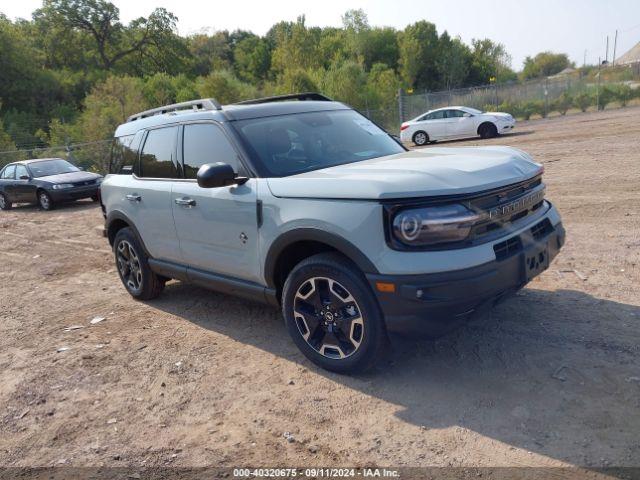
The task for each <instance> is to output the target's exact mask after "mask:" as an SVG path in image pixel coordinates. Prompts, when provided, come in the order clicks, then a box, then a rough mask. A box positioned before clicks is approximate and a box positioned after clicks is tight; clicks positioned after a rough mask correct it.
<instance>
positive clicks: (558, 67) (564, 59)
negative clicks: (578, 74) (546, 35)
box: [522, 52, 573, 80]
mask: <svg viewBox="0 0 640 480" xmlns="http://www.w3.org/2000/svg"><path fill="white" fill-rule="evenodd" d="M571 66H573V64H572V63H571V62H570V61H569V57H568V55H567V54H566V53H553V52H540V53H538V54H537V55H536V56H535V57H527V58H525V60H524V69H523V70H522V78H523V79H524V80H528V79H531V78H539V77H548V76H550V75H555V74H556V73H559V72H561V71H562V70H564V69H565V68H568V67H571Z"/></svg>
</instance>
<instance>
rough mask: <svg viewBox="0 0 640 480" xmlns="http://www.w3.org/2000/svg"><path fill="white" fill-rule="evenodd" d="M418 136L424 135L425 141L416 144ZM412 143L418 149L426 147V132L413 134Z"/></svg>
mask: <svg viewBox="0 0 640 480" xmlns="http://www.w3.org/2000/svg"><path fill="white" fill-rule="evenodd" d="M420 134H422V135H424V137H425V140H424V142H423V143H418V142H417V138H418V135H420ZM413 143H415V144H416V145H418V146H419V147H422V146H423V145H426V144H427V143H429V135H428V134H427V132H424V131H422V130H419V131H417V132H416V133H414V134H413Z"/></svg>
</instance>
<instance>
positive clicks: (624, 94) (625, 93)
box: [615, 85, 634, 107]
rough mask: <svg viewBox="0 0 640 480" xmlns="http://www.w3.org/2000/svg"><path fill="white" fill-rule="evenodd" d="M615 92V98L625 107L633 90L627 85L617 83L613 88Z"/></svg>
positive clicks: (631, 96)
mask: <svg viewBox="0 0 640 480" xmlns="http://www.w3.org/2000/svg"><path fill="white" fill-rule="evenodd" d="M615 94H616V100H618V102H620V105H621V106H623V107H626V106H627V103H629V100H631V99H632V98H633V96H634V95H633V94H634V91H633V90H632V89H631V87H630V86H629V85H618V86H617V87H616V88H615Z"/></svg>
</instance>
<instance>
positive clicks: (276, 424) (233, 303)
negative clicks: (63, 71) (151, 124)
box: [0, 107, 640, 467]
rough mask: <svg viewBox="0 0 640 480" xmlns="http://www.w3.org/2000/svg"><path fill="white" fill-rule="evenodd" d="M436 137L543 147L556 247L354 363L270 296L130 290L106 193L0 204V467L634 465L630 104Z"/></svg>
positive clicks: (636, 155) (637, 451) (633, 111)
mask: <svg viewBox="0 0 640 480" xmlns="http://www.w3.org/2000/svg"><path fill="white" fill-rule="evenodd" d="M447 144H450V145H454V146H458V145H466V146H473V145H487V144H505V145H512V146H516V147H518V148H522V149H523V150H525V151H528V152H529V153H531V154H532V155H533V156H534V158H536V159H537V160H538V161H540V162H542V163H543V164H544V165H545V169H546V175H545V178H546V182H547V185H548V198H549V199H551V200H552V201H553V202H555V204H556V205H557V206H558V208H559V210H560V212H561V214H562V215H563V219H564V224H565V227H566V229H567V244H566V246H565V248H564V250H563V251H562V252H561V254H560V255H559V256H558V258H557V259H556V260H555V262H554V263H553V264H552V266H551V267H550V269H549V270H548V271H546V272H545V273H544V274H543V275H541V276H540V277H538V278H537V279H535V280H534V281H533V282H532V283H531V284H530V285H529V286H528V287H527V288H526V289H525V290H523V291H522V292H521V293H519V294H518V295H517V296H516V297H514V298H512V299H510V300H508V301H507V302H505V303H503V304H501V305H500V306H498V307H497V308H496V309H495V310H494V311H493V312H492V314H491V315H489V316H488V317H486V318H482V319H478V320H476V321H474V322H472V323H470V324H469V325H467V326H465V327H463V328H461V329H460V330H458V331H456V332H454V333H453V334H450V335H448V336H446V337H444V338H441V339H439V340H437V341H428V340H425V339H420V338H415V337H411V338H407V337H394V338H393V352H392V354H391V355H390V358H389V359H388V360H386V361H385V362H383V363H382V364H380V365H379V366H378V367H377V368H376V369H375V370H374V371H372V372H370V373H368V374H367V375H365V376H360V377H348V376H340V375H335V374H332V373H328V372H325V371H322V370H319V369H318V368H316V367H315V366H314V365H312V364H311V363H310V362H308V361H307V360H306V359H305V358H304V357H303V356H302V354H300V353H299V352H298V350H297V349H296V347H295V346H294V345H293V343H292V341H291V340H290V339H289V338H288V336H287V333H286V331H285V328H284V325H283V321H282V319H281V316H280V314H279V312H277V311H275V310H273V309H270V308H268V307H265V306H261V305H258V304H251V303H248V302H246V301H244V300H238V299H235V298H231V297H227V296H223V295H219V294H216V293H211V292H208V291H205V290H202V289H198V288H193V287H189V286H185V285H183V284H181V283H178V282H171V283H170V284H168V285H167V288H166V290H165V292H164V294H163V295H162V296H161V297H160V298H159V299H157V300H154V301H151V302H137V301H134V300H132V299H131V298H130V297H129V295H128V294H127V293H126V292H125V290H124V288H123V287H122V285H121V284H120V281H119V279H118V276H117V273H116V271H115V267H114V262H113V259H112V255H111V252H110V249H109V246H108V244H107V242H106V240H105V239H104V238H102V237H100V236H99V235H98V234H97V231H96V227H97V226H100V225H101V222H102V217H101V214H100V209H99V207H98V206H97V205H96V204H92V203H91V202H79V203H78V204H75V205H70V206H65V207H61V208H59V209H57V210H54V211H52V212H40V211H38V210H37V209H36V208H35V207H32V206H21V207H18V208H15V209H14V210H12V211H10V212H0V238H1V239H2V242H1V253H0V255H1V258H2V260H1V262H0V278H1V279H2V287H1V290H0V292H1V293H0V465H4V466H60V465H73V466H89V465H90V466H103V465H104V466H137V467H139V466H168V465H173V466H188V467H192V466H205V465H224V466H232V467H233V466H255V467H259V466H307V465H314V466H363V465H369V466H370V465H379V466H395V467H398V466H448V465H452V466H567V465H578V466H583V467H602V466H608V465H613V466H640V346H639V345H640V324H639V322H640V288H639V285H640V265H639V264H640V254H639V253H638V252H639V250H640V108H636V107H634V108H627V109H622V110H611V111H605V112H599V113H587V114H580V115H575V116H570V117H566V118H554V119H549V120H540V121H532V122H527V123H521V124H519V125H518V127H517V131H516V133H514V134H512V135H509V136H504V137H501V138H497V139H494V140H490V141H481V140H476V139H474V140H467V141H460V142H450V143H445V144H444V145H447ZM439 145H441V144H439ZM427 148H428V147H427ZM94 317H104V318H105V320H103V321H101V322H99V323H96V324H91V323H90V320H92V319H93V318H94ZM73 326H81V327H82V328H79V329H71V330H68V327H73ZM66 329H67V330H68V331H67V330H66ZM63 347H67V348H68V350H65V351H61V352H58V351H57V350H58V349H61V348H63ZM285 432H290V434H291V435H293V439H294V441H288V440H287V439H286V438H285V436H284V433H285Z"/></svg>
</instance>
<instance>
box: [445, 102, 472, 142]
mask: <svg viewBox="0 0 640 480" xmlns="http://www.w3.org/2000/svg"><path fill="white" fill-rule="evenodd" d="M464 114H465V112H464V111H462V110H458V109H453V108H452V109H449V110H445V115H446V117H447V136H448V137H469V136H473V135H475V132H474V121H473V118H472V117H465V115H464Z"/></svg>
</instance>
